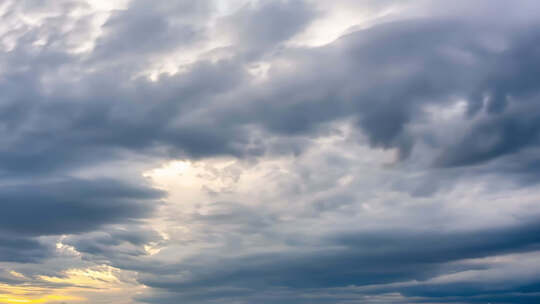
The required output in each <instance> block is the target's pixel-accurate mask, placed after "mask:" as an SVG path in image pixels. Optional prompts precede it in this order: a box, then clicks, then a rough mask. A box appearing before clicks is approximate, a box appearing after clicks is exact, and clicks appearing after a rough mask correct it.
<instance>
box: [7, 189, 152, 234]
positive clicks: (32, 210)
mask: <svg viewBox="0 0 540 304" xmlns="http://www.w3.org/2000/svg"><path fill="white" fill-rule="evenodd" d="M143 187H144V186H140V185H139V186H134V185H129V184H125V183H123V182H119V181H115V180H111V179H99V180H80V179H71V180H67V181H60V182H48V183H41V184H40V183H35V184H22V185H13V186H2V187H0V201H2V212H1V214H0V222H1V224H0V231H5V232H9V233H12V234H22V235H51V234H67V233H79V232H84V231H89V230H93V229H96V228H98V227H100V226H101V225H105V224H112V223H117V222H122V221H131V220H136V219H139V218H142V217H147V216H148V215H149V214H150V213H151V211H152V210H153V209H154V208H155V207H157V205H158V204H159V202H158V201H157V199H159V198H160V197H162V195H163V193H161V192H160V191H157V190H154V189H151V188H146V189H145V188H143Z"/></svg>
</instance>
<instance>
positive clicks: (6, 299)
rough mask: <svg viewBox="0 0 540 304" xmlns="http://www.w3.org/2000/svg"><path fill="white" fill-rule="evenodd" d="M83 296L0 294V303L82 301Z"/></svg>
mask: <svg viewBox="0 0 540 304" xmlns="http://www.w3.org/2000/svg"><path fill="white" fill-rule="evenodd" d="M84 300H85V299H84V298H80V297H74V296H64V295H47V296H44V297H41V298H37V299H30V298H24V297H19V296H11V295H0V303H6V304H18V303H29V304H31V303H50V302H58V301H84Z"/></svg>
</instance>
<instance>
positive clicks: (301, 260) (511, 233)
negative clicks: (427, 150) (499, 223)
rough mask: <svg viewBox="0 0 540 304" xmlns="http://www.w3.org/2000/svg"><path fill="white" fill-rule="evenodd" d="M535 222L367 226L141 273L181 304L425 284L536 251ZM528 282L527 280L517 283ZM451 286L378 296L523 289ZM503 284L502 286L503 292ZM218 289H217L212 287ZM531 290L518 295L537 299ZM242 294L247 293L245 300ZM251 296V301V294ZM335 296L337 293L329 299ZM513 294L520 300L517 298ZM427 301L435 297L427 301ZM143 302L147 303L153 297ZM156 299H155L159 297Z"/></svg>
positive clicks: (486, 294) (539, 244)
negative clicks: (312, 245)
mask: <svg viewBox="0 0 540 304" xmlns="http://www.w3.org/2000/svg"><path fill="white" fill-rule="evenodd" d="M539 229H540V227H539V225H538V224H537V223H536V221H535V220H533V221H525V222H523V223H520V224H518V225H515V226H510V227H503V228H490V229H480V230H476V231H454V232H443V231H441V232H436V231H409V232H406V231H401V232H400V231H373V232H370V233H350V234H343V235H339V236H335V237H331V238H329V240H328V241H329V242H328V243H326V244H325V245H324V246H323V248H332V249H318V250H315V251H310V252H296V253H295V252H289V253H287V252H281V253H274V254H264V255H251V256H243V257H238V258H228V259H220V260H217V261H212V259H211V256H210V257H208V258H207V259H205V258H199V259H194V260H191V261H187V262H186V263H184V264H182V265H178V267H179V268H178V269H177V270H176V271H177V272H180V273H181V274H179V275H176V276H175V275H172V274H171V273H173V272H171V271H170V270H169V271H166V272H165V273H162V274H160V273H156V274H155V275H152V276H148V275H146V276H144V275H143V276H142V277H141V278H140V280H141V282H142V283H144V284H145V285H147V286H150V287H155V288H162V289H166V290H168V291H171V292H175V293H176V295H175V296H176V298H177V299H182V300H184V301H187V303H200V302H203V303H211V302H212V300H213V299H216V300H217V299H219V300H220V301H234V300H237V301H238V298H239V297H241V298H243V300H240V301H241V303H249V302H251V301H252V300H253V298H256V299H258V300H259V301H262V302H263V303H266V302H268V303H273V301H274V299H272V298H271V297H270V298H268V299H261V298H258V297H257V295H258V294H261V293H263V294H264V293H272V292H279V290H280V288H286V289H292V290H294V291H295V292H294V293H293V295H291V297H292V298H291V299H287V302H291V303H293V302H294V301H295V300H298V296H299V295H302V294H306V293H309V292H312V291H313V290H317V289H321V288H322V289H329V288H338V287H346V286H367V285H376V284H389V283H396V282H408V281H420V282H422V281H426V280H428V279H430V278H433V277H436V276H439V275H441V274H451V273H454V272H457V271H459V270H460V269H463V268H466V269H468V270H474V269H475V268H476V269H482V268H484V267H486V266H484V265H482V264H478V265H476V266H474V265H465V264H463V265H460V264H459V263H457V264H452V263H453V262H459V261H462V260H466V259H473V258H484V257H490V256H497V255H502V254H509V253H517V252H527V251H534V250H538V249H540V239H539V238H538V230H539ZM523 283H525V284H529V283H531V282H523ZM455 285H456V284H436V285H434V286H433V287H427V286H424V285H420V286H417V287H409V288H403V289H401V288H399V287H398V288H395V289H393V290H392V288H388V289H382V291H380V293H386V292H389V291H390V292H391V291H403V293H404V294H405V295H406V296H415V297H423V298H439V297H441V298H443V297H445V296H454V297H458V296H461V297H462V299H463V300H464V301H465V302H467V301H468V300H469V297H470V298H471V299H473V300H472V301H471V303H473V302H475V300H474V297H475V296H479V297H481V298H483V299H489V298H490V296H493V298H494V300H496V299H497V297H498V295H492V294H491V293H496V290H498V291H499V292H500V293H503V295H504V293H512V292H516V293H518V292H524V290H525V289H526V287H527V286H522V285H517V286H514V285H509V286H504V287H503V289H501V288H500V287H499V288H498V289H495V288H494V289H493V290H489V289H487V290H486V289H480V288H479V286H481V283H478V282H477V283H474V284H473V285H469V287H468V289H467V288H464V287H463V285H461V287H462V288H458V287H456V286H455ZM504 288H506V289H504ZM214 291H216V292H214ZM534 292H536V291H535V289H534V287H532V288H531V289H529V290H528V291H526V292H524V293H525V294H524V295H523V297H524V298H529V299H530V298H531V297H535V295H534ZM244 297H245V298H244ZM252 297H253V298H252ZM339 299H340V295H336V298H335V299H334V300H338V301H339ZM517 299H520V297H518V298H517ZM432 301H437V300H435V299H432ZM148 302H152V300H151V299H149V300H148ZM159 303H161V302H159Z"/></svg>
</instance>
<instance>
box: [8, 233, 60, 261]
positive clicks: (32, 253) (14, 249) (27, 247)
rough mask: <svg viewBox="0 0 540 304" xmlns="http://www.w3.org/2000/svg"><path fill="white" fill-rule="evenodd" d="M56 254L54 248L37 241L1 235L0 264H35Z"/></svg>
mask: <svg viewBox="0 0 540 304" xmlns="http://www.w3.org/2000/svg"><path fill="white" fill-rule="evenodd" d="M54 254H55V253H54V249H53V248H52V246H49V245H47V244H43V243H41V242H39V241H38V240H36V239H33V238H25V237H14V236H11V235H9V234H5V233H0V262H17V263H34V262H40V261H42V260H44V259H46V258H49V257H51V256H53V255H54Z"/></svg>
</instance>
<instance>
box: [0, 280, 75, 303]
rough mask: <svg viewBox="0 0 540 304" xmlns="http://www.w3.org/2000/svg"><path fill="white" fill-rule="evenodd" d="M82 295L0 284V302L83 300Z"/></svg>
mask: <svg viewBox="0 0 540 304" xmlns="http://www.w3.org/2000/svg"><path fill="white" fill-rule="evenodd" d="M84 300H85V299H84V298H82V297H76V296H70V295H66V294H64V293H63V292H62V291H57V292H53V291H51V290H48V289H46V288H42V287H32V286H27V285H21V286H11V285H6V284H0V303H2V304H17V303H51V302H59V301H84Z"/></svg>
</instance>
